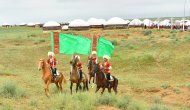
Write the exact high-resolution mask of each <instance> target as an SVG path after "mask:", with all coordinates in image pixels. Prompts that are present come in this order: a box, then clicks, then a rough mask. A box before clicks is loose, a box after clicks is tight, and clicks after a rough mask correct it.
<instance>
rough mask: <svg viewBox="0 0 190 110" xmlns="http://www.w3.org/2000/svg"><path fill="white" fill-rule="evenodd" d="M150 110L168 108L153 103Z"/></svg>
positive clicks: (166, 109)
mask: <svg viewBox="0 0 190 110" xmlns="http://www.w3.org/2000/svg"><path fill="white" fill-rule="evenodd" d="M150 110H170V109H169V108H167V107H165V106H163V105H161V104H153V105H152V106H151V107H150Z"/></svg>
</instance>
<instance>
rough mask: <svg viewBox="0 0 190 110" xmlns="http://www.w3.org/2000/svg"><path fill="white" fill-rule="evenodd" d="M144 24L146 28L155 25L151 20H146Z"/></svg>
mask: <svg viewBox="0 0 190 110" xmlns="http://www.w3.org/2000/svg"><path fill="white" fill-rule="evenodd" d="M143 24H144V25H146V26H151V25H152V24H153V22H152V21H151V20H149V19H144V20H143Z"/></svg>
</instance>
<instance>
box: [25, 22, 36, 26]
mask: <svg viewBox="0 0 190 110" xmlns="http://www.w3.org/2000/svg"><path fill="white" fill-rule="evenodd" d="M27 26H35V24H34V23H32V22H31V23H28V24H27Z"/></svg>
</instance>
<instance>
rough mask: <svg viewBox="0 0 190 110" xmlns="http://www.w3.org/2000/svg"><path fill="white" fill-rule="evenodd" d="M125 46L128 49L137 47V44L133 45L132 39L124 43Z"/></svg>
mask: <svg viewBox="0 0 190 110" xmlns="http://www.w3.org/2000/svg"><path fill="white" fill-rule="evenodd" d="M126 47H127V48H128V49H137V46H136V45H135V43H134V42H133V41H129V42H128V43H127V45H126Z"/></svg>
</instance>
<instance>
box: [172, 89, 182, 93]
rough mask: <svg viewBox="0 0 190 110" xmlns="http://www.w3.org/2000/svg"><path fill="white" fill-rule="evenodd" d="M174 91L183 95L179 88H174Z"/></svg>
mask: <svg viewBox="0 0 190 110" xmlns="http://www.w3.org/2000/svg"><path fill="white" fill-rule="evenodd" d="M173 91H174V92H175V93H176V94H180V93H181V91H180V89H178V88H174V89H173Z"/></svg>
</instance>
